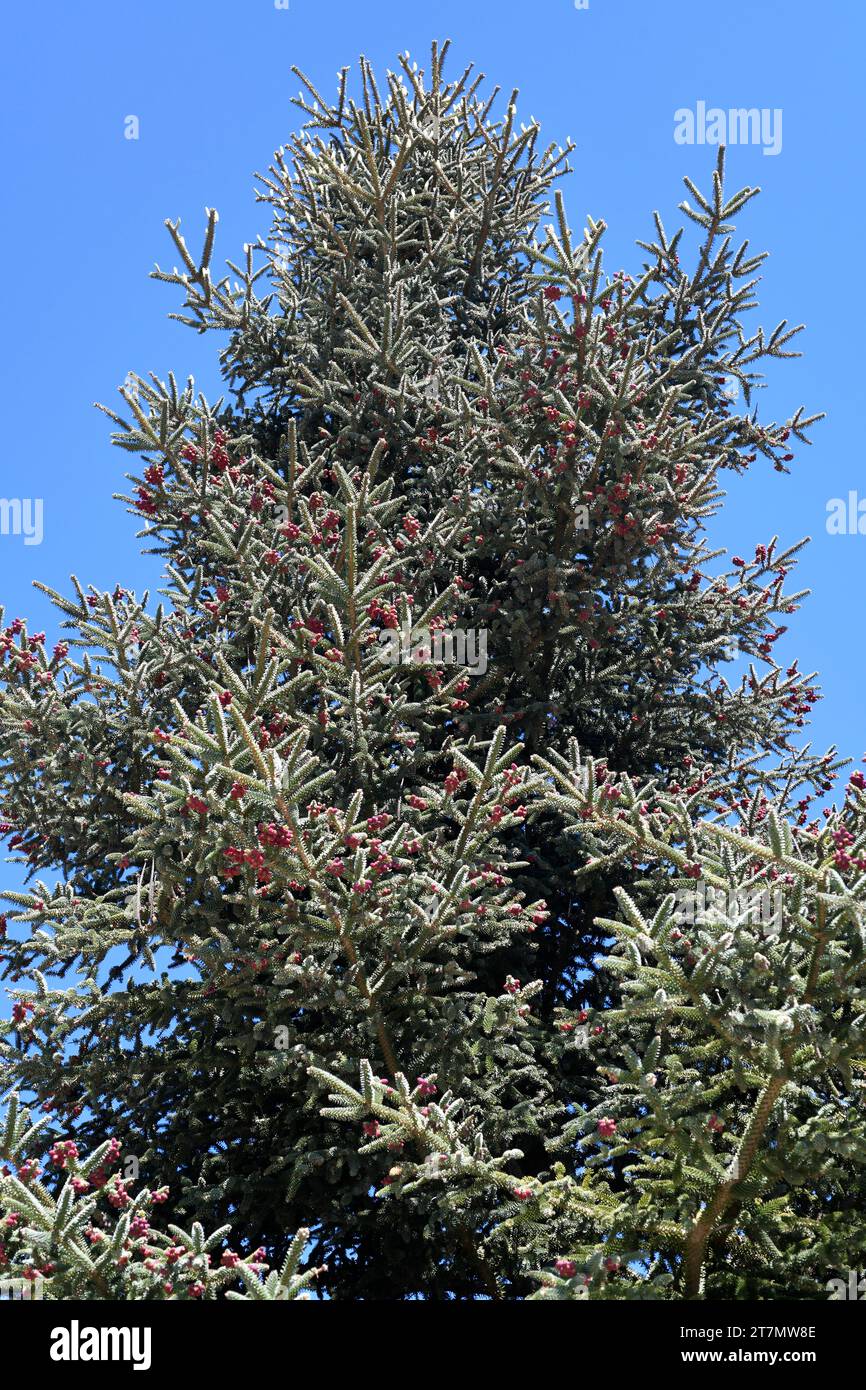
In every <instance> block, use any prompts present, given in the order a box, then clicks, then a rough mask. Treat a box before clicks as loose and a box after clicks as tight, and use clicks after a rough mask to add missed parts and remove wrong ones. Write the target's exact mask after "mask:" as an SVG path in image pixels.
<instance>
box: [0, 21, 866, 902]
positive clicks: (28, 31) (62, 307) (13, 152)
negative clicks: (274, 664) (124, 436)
mask: <svg viewBox="0 0 866 1390" xmlns="http://www.w3.org/2000/svg"><path fill="white" fill-rule="evenodd" d="M289 3H290V7H289V8H288V9H283V8H277V6H276V5H275V4H274V3H273V0H147V3H144V4H135V5H130V4H124V3H121V0H78V3H75V4H69V3H63V2H62V0H40V3H39V4H38V5H36V4H30V5H26V4H19V5H17V6H15V7H14V8H11V7H10V9H9V10H7V14H6V17H5V20H4V45H3V47H4V53H3V56H2V59H0V62H2V82H0V104H2V132H3V137H2V138H3V154H4V158H3V168H2V193H3V217H2V219H0V240H2V253H3V254H2V264H3V268H4V282H3V292H4V293H3V297H4V303H5V306H6V307H5V322H6V329H5V332H4V334H3V346H2V353H3V362H2V379H3V380H4V381H5V382H6V399H7V405H6V410H5V419H4V434H3V464H2V475H0V496H2V497H6V498H15V497H41V498H43V499H44V540H43V543H42V544H41V545H40V546H26V545H24V543H23V539H22V538H21V537H13V536H2V535H0V602H5V604H6V608H7V614H8V615H9V616H15V615H18V614H20V615H22V616H29V617H30V618H31V619H32V622H33V625H34V626H38V627H45V628H47V629H48V631H49V634H51V633H53V632H54V631H55V630H56V624H55V620H54V618H53V616H52V612H53V610H52V609H51V608H50V605H49V604H48V601H47V600H46V599H44V598H43V597H42V596H41V595H39V594H37V593H35V592H34V591H33V590H32V589H31V587H30V582H31V580H32V579H33V578H37V577H38V578H40V579H42V580H44V581H45V582H47V583H49V584H51V585H52V586H54V587H55V588H58V589H61V590H63V589H65V588H66V586H67V583H68V576H69V574H70V572H72V571H75V572H76V573H77V574H78V576H79V578H80V579H81V580H82V581H83V582H85V583H88V582H92V583H95V584H97V585H98V586H100V587H104V588H109V587H113V586H114V584H115V583H118V582H119V583H121V584H123V585H124V586H125V587H130V588H136V589H139V590H141V589H142V588H143V587H145V585H146V584H147V583H148V581H149V580H152V577H153V570H152V568H151V565H152V562H151V561H145V560H143V559H142V558H141V557H140V556H139V555H138V553H137V545H136V542H135V539H134V532H135V523H134V521H133V519H132V518H131V517H129V516H127V515H126V513H125V512H124V510H123V509H122V507H121V506H120V505H119V504H118V503H115V502H112V500H111V494H112V492H113V491H115V490H118V489H120V488H121V487H122V474H123V467H124V457H123V455H122V454H121V453H120V452H119V451H117V450H114V449H112V448H111V447H110V446H109V443H108V434H109V429H110V425H109V422H108V421H107V420H106V419H105V417H104V416H102V415H101V414H99V413H98V412H97V411H95V410H94V409H93V408H92V402H93V401H95V400H101V401H103V402H106V403H108V404H113V403H114V402H115V400H116V396H115V392H116V388H117V386H118V385H119V384H120V383H121V382H122V381H123V379H124V377H125V375H126V373H127V372H128V371H129V370H130V369H131V370H134V371H136V372H138V373H139V374H142V375H144V374H146V373H147V372H149V371H151V370H153V371H156V372H157V373H159V374H160V375H161V376H165V375H166V374H167V373H168V371H169V370H174V371H175V373H176V374H177V376H178V377H179V378H180V379H183V378H184V377H185V376H186V375H187V374H188V373H190V372H191V373H193V374H194V375H195V377H196V380H197V382H198V384H199V386H200V388H201V389H203V390H205V392H206V393H208V394H216V392H217V378H216V374H215V370H214V363H215V356H216V347H217V343H216V340H215V339H213V338H212V335H207V336H206V337H204V338H199V337H197V336H196V335H195V334H193V333H192V332H191V331H190V330H188V329H185V328H183V327H182V326H181V325H178V324H175V323H171V322H169V321H168V319H167V317H166V315H167V313H168V312H169V311H170V310H172V309H175V308H177V307H178V303H177V300H176V298H175V292H174V291H173V290H172V289H171V288H170V287H166V286H160V285H158V284H156V283H155V282H153V281H150V280H149V279H148V272H149V271H150V269H151V268H152V267H153V265H154V263H155V262H157V261H159V262H161V263H162V264H163V265H166V264H167V265H169V266H171V265H172V264H173V263H174V260H175V259H176V257H175V255H174V253H173V248H172V247H171V245H170V242H169V238H168V234H167V232H166V231H165V230H164V227H163V219H164V218H166V217H173V218H174V217H178V216H179V217H181V219H182V223H183V227H184V230H185V231H186V233H187V235H188V237H189V239H190V240H191V242H192V243H193V244H194V245H198V243H199V240H200V236H201V232H202V230H203V226H204V214H203V209H204V207H205V206H213V207H216V208H217V209H218V210H219V213H220V224H219V229H218V238H217V247H216V253H215V257H214V260H215V263H219V262H221V261H222V260H223V259H224V258H225V256H230V257H233V258H234V257H236V256H238V254H239V252H240V248H241V245H242V243H243V242H244V241H246V240H248V239H251V238H253V237H254V236H255V233H256V232H257V231H259V230H262V231H263V230H264V229H265V225H266V223H265V213H264V209H263V208H261V207H258V206H257V205H256V203H255V200H254V196H253V178H252V174H253V172H254V171H255V170H264V169H265V168H266V166H267V165H268V163H269V162H270V159H271V156H272V152H273V150H274V149H275V148H276V146H277V145H280V144H282V143H283V142H284V140H285V139H286V138H287V136H288V135H289V133H290V132H291V131H292V130H293V129H294V128H295V127H296V125H297V123H298V113H297V112H296V111H295V110H294V109H293V108H292V107H290V105H289V98H290V97H291V96H293V95H294V94H295V93H296V92H297V90H298V83H297V81H296V79H295V78H294V77H293V76H292V75H291V73H290V67H291V65H292V64H293V63H294V64H297V65H298V66H300V67H301V68H302V69H303V70H304V71H305V72H306V73H307V74H308V75H309V76H310V77H311V78H312V79H313V80H314V82H315V83H316V84H317V85H318V86H320V87H321V88H322V89H323V90H324V91H326V92H328V93H330V92H332V91H333V90H334V87H335V75H336V73H337V70H338V69H339V68H340V67H342V66H343V65H345V64H347V63H353V62H355V60H356V59H357V56H358V54H359V53H362V52H363V53H365V54H366V55H367V56H368V57H369V58H370V59H371V60H372V61H373V62H374V64H375V65H376V67H377V69H379V70H380V71H382V70H384V68H385V67H394V66H395V57H396V54H397V52H399V51H402V50H405V49H409V50H410V52H411V53H412V55H413V57H415V58H417V60H418V62H419V65H425V64H426V62H427V55H428V54H429V46H430V40H431V38H434V37H438V38H444V37H447V36H450V37H451V38H452V39H453V48H452V55H451V65H452V69H453V70H456V69H457V68H458V65H459V66H460V67H462V66H463V65H464V64H465V63H466V62H469V61H473V62H475V63H476V64H477V65H478V67H479V68H480V69H481V70H483V71H484V72H486V73H487V74H488V75H489V76H490V77H491V78H492V79H493V80H494V81H496V82H498V83H499V84H500V85H501V86H502V87H503V88H504V89H505V90H506V91H510V89H511V88H512V87H514V86H516V87H519V89H520V99H519V111H520V115H522V116H523V117H524V118H527V117H528V116H529V115H532V116H534V117H536V118H537V119H538V120H540V122H541V124H542V128H543V132H544V133H545V135H546V136H547V137H548V138H549V139H550V140H554V141H557V142H562V141H564V139H565V137H566V136H571V137H573V139H574V140H576V142H577V150H576V152H575V155H574V157H573V164H574V166H575V171H576V172H575V174H574V175H573V176H572V177H571V178H570V180H569V181H568V185H567V195H566V196H567V206H568V210H569V217H570V221H571V224H572V227H573V228H575V229H578V228H580V227H581V226H582V225H583V218H584V217H585V215H586V214H587V213H591V214H592V215H593V216H594V217H597V218H599V217H601V218H604V220H605V221H606V222H607V223H608V225H609V228H610V231H609V234H608V237H607V248H608V252H607V254H608V261H607V264H608V269H609V270H610V271H613V270H614V269H616V268H618V267H620V266H623V267H625V268H626V269H629V270H631V269H633V268H634V266H635V264H637V263H638V254H637V253H636V252H635V250H634V245H633V244H634V240H635V238H636V237H643V236H646V235H647V234H648V233H649V232H650V229H651V222H650V214H651V212H652V210H653V209H654V208H656V207H657V208H659V210H660V211H661V212H662V215H663V218H664V221H665V224H666V226H667V227H668V229H669V230H670V229H671V228H672V227H673V226H675V225H677V224H678V221H679V220H680V219H679V214H677V213H676V212H675V208H676V204H677V202H678V201H679V200H680V197H681V195H682V186H681V177H682V175H683V174H688V175H690V176H691V177H692V178H694V179H695V181H696V182H698V183H699V185H703V186H706V183H707V180H708V176H709V172H710V169H711V167H712V164H713V160H714V150H713V149H711V148H709V147H707V146H703V147H702V146H698V145H692V146H688V145H681V144H677V143H676V142H675V140H674V112H675V111H676V110H677V109H678V108H682V107H689V108H692V109H694V108H695V107H696V105H697V103H698V102H700V101H703V102H705V103H706V105H707V107H713V106H717V107H721V108H723V109H725V110H727V109H729V108H731V107H758V108H769V109H770V110H775V109H777V108H778V109H781V111H782V113H783V118H782V119H783V124H782V135H783V138H782V148H781V150H780V152H779V153H778V154H776V155H765V154H764V153H763V151H762V149H761V147H759V146H758V147H753V146H738V147H736V148H732V149H731V150H730V152H729V174H730V182H731V185H733V184H737V185H740V184H751V185H755V184H760V185H761V186H762V188H763V189H764V190H765V191H764V194H763V196H762V197H761V198H760V199H758V200H756V202H755V203H753V204H752V205H751V207H750V209H749V210H748V212H747V213H746V215H745V218H744V220H743V222H742V223H741V226H742V229H743V231H744V233H745V234H746V235H747V236H748V237H749V238H750V240H751V244H752V246H753V248H755V249H769V250H770V251H771V252H772V256H771V258H770V260H769V262H768V263H767V266H766V268H765V279H764V284H763V287H762V303H763V308H762V314H761V319H762V322H764V323H765V325H766V326H768V327H770V328H771V327H773V326H774V325H775V324H776V323H777V322H778V321H779V320H780V319H781V318H783V317H788V318H789V319H790V320H792V321H794V322H800V321H804V322H805V323H806V324H807V328H808V331H807V333H805V334H803V335H802V344H801V345H802V347H803V348H804V350H805V354H806V355H805V357H804V358H803V359H802V360H800V361H798V362H795V363H788V364H783V365H781V366H780V367H778V368H774V370H773V371H772V373H771V376H770V381H769V387H770V389H769V390H768V391H767V392H766V393H765V394H764V401H765V402H766V404H765V405H763V403H762V408H763V409H765V411H766V413H767V414H768V415H769V414H772V415H775V416H776V417H777V418H781V417H783V416H784V415H786V414H787V413H788V412H789V411H790V410H791V409H793V408H794V407H795V406H796V405H798V404H800V403H801V402H802V403H804V404H805V405H806V406H808V407H810V408H814V409H822V410H825V411H827V413H828V417H829V418H828V420H827V421H826V422H824V423H823V424H821V425H820V426H818V427H817V429H816V432H815V436H814V437H815V444H814V446H813V448H812V449H811V450H806V451H801V452H802V454H803V457H802V458H801V459H799V460H798V463H797V465H795V471H794V473H793V475H792V476H790V477H784V476H780V475H777V474H775V473H773V472H772V471H771V470H769V469H768V468H766V467H765V468H761V467H760V466H759V467H757V469H756V470H755V471H754V472H753V473H752V475H750V476H747V477H746V478H745V479H742V480H736V481H735V484H734V486H733V487H732V489H731V492H730V500H729V503H728V507H727V510H726V513H725V515H724V519H723V520H721V521H720V522H719V523H718V524H717V525H716V526H715V528H714V534H715V536H717V538H718V540H719V541H720V543H723V544H725V545H727V546H729V547H730V549H731V550H732V551H734V552H736V551H740V552H742V553H744V554H745V553H746V552H749V553H751V550H752V548H753V546H754V544H755V542H757V541H765V540H766V539H768V538H769V536H770V535H772V534H773V533H774V532H778V533H779V535H780V537H781V539H782V542H783V543H788V542H791V541H794V540H796V539H799V538H800V537H802V536H805V535H811V536H812V537H813V538H814V539H813V543H812V545H811V547H810V548H809V550H808V552H807V553H806V557H805V560H804V562H803V564H802V566H801V569H800V576H801V580H802V583H803V585H804V586H808V587H810V588H812V589H813V597H812V598H811V599H810V600H809V602H808V603H807V605H806V607H805V609H804V610H803V611H802V612H801V613H800V614H798V615H797V616H796V617H795V618H793V619H792V620H791V631H790V632H789V634H788V636H787V637H786V638H785V639H784V645H782V644H780V646H779V647H778V648H777V652H778V653H779V654H781V655H782V656H784V657H790V656H793V655H798V656H799V657H800V660H801V665H802V667H803V669H806V670H812V669H817V670H818V671H819V672H820V673H821V681H822V685H823V689H824V692H825V700H824V702H823V703H822V704H821V705H820V706H819V707H818V709H817V712H816V717H815V720H814V725H813V730H812V733H813V737H814V740H815V742H816V744H817V745H818V746H819V748H822V749H823V748H824V747H825V746H826V745H828V744H829V743H831V742H836V743H838V744H839V745H840V748H841V749H842V750H843V751H844V752H846V753H849V754H851V755H852V756H854V757H855V758H858V759H859V757H860V756H861V755H862V753H863V751H864V745H866V738H864V733H863V722H864V721H863V718H862V708H863V699H862V692H863V686H864V677H866V646H864V643H863V640H862V621H863V620H862V607H863V605H862V589H863V582H864V578H866V536H829V535H828V534H827V532H826V529H825V519H826V504H827V501H828V499H829V498H831V497H845V496H847V494H848V492H849V490H851V489H855V490H856V489H860V490H861V491H862V495H863V496H864V498H866V478H864V476H863V473H864V470H863V458H862V452H863V450H862V429H861V417H862V413H863V405H864V401H863V372H862V367H861V360H860V358H861V342H862V330H863V325H864V321H866V313H864V308H866V306H864V290H863V283H864V282H863V275H862V271H861V262H862V254H863V212H864V207H863V174H864V170H863V154H862V148H863V142H862V131H863V127H864V99H863V90H864V83H863V75H862V64H863V51H864V28H866V25H864V19H863V14H864V9H866V7H864V5H863V4H862V0H827V2H826V3H824V4H821V5H815V4H814V3H806V0H729V3H728V4H727V5H725V6H719V5H710V4H706V3H698V2H697V0H589V7H588V8H587V9H577V8H576V7H575V4H574V3H573V0H541V3H540V4H538V5H537V6H536V7H535V8H532V7H530V6H528V5H526V4H522V3H515V0H498V2H497V3H494V0H471V3H470V0H460V3H455V0H443V3H439V4H436V5H408V4H405V3H397V0H380V2H379V3H376V2H375V0H374V2H373V3H369V4H364V5H360V4H357V3H349V2H348V0H331V3H327V4H323V3H316V2H315V0H289ZM131 115H133V116H136V117H137V118H138V120H139V123H140V137H139V139H137V140H128V139H125V138H124V121H125V119H126V118H127V117H128V116H131ZM31 630H33V629H32V628H31ZM2 872H3V873H4V875H5V876H6V877H5V882H6V883H7V885H10V886H11V883H12V881H14V880H13V878H11V877H10V876H9V873H10V871H9V870H8V869H7V870H3V871H2Z"/></svg>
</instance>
